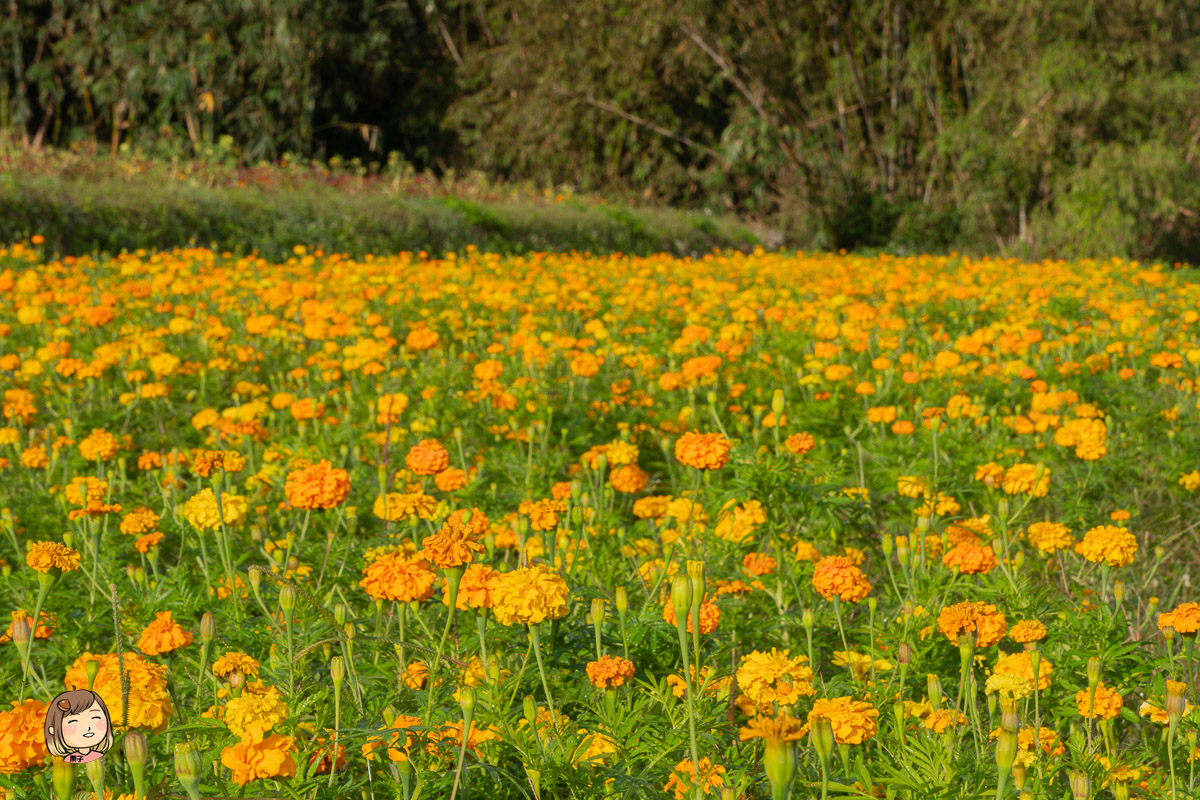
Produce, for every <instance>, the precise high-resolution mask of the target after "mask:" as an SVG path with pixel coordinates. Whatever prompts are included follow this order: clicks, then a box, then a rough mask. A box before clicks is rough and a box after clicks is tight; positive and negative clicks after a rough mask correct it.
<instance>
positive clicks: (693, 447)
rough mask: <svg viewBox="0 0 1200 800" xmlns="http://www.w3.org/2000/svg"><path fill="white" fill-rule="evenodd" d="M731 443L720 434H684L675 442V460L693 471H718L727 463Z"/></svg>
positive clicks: (693, 432)
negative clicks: (693, 469)
mask: <svg viewBox="0 0 1200 800" xmlns="http://www.w3.org/2000/svg"><path fill="white" fill-rule="evenodd" d="M731 446H732V443H731V442H730V441H729V440H728V439H726V438H725V435H724V434H722V433H700V432H699V431H692V432H690V433H685V434H684V435H683V436H681V437H679V438H678V439H677V440H676V441H675V458H676V459H678V460H679V463H681V464H683V465H684V466H688V467H693V468H695V469H720V468H721V467H723V466H725V465H726V464H728V463H729V449H730V447H731Z"/></svg>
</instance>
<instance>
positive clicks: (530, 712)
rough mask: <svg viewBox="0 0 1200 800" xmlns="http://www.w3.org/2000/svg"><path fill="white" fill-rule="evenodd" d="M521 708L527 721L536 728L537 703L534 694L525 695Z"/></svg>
mask: <svg viewBox="0 0 1200 800" xmlns="http://www.w3.org/2000/svg"><path fill="white" fill-rule="evenodd" d="M521 710H522V712H524V714H525V721H526V722H528V723H529V724H530V725H531V726H533V727H534V728H535V729H536V728H537V703H536V702H535V701H534V699H533V695H531V694H527V695H525V699H524V700H523V701H522V702H521Z"/></svg>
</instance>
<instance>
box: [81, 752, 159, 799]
mask: <svg viewBox="0 0 1200 800" xmlns="http://www.w3.org/2000/svg"><path fill="white" fill-rule="evenodd" d="M142 768H143V769H145V765H144V764H143V765H142ZM83 771H84V772H85V773H86V774H87V778H88V783H90V784H91V785H92V791H93V792H94V793H95V796H96V797H104V759H103V758H98V759H96V760H95V761H89V762H87V764H85V765H84V767H83Z"/></svg>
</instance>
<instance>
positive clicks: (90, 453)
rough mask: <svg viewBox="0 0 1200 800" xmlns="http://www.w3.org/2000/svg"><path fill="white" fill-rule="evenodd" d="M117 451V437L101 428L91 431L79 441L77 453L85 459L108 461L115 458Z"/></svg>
mask: <svg viewBox="0 0 1200 800" xmlns="http://www.w3.org/2000/svg"><path fill="white" fill-rule="evenodd" d="M118 451H119V446H118V444H117V437H116V436H113V435H112V434H111V433H109V432H108V431H106V430H104V429H103V428H97V429H96V430H94V431H92V432H91V433H90V434H89V435H88V436H87V438H85V439H84V440H83V441H81V442H80V443H79V454H80V455H81V456H83V457H84V459H86V460H87V461H108V460H109V459H111V458H116V456H117V452H118Z"/></svg>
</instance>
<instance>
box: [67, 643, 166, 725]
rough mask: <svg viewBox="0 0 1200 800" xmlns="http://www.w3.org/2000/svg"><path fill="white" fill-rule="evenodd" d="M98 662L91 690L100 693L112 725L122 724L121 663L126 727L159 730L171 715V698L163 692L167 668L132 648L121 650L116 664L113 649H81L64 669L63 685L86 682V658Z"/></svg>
mask: <svg viewBox="0 0 1200 800" xmlns="http://www.w3.org/2000/svg"><path fill="white" fill-rule="evenodd" d="M93 659H95V660H96V661H99V662H100V668H99V670H98V671H97V672H96V680H95V683H93V684H92V691H94V692H95V693H96V694H98V695H100V697H101V698H102V699H103V700H104V704H105V705H106V706H107V707H108V709H109V712H110V713H111V714H112V724H113V726H114V727H117V728H119V727H122V726H123V722H122V720H121V718H120V717H121V711H120V709H121V708H122V705H121V689H122V687H121V672H120V670H121V667H122V666H123V667H124V669H125V677H126V686H127V687H128V689H129V705H128V709H127V711H128V722H129V727H130V728H151V729H153V730H155V731H162V730H163V729H165V728H166V726H167V717H168V716H170V715H171V713H172V708H171V698H170V695H168V694H167V668H166V667H164V666H162V665H160V664H154V663H152V662H150V661H147V660H146V659H144V658H142V657H141V656H140V655H138V654H137V653H134V652H132V651H131V652H128V653H123V654H122V656H121V660H120V664H118V660H117V654H116V653H102V654H98V655H92V654H91V653H88V652H85V653H84V654H83V655H81V656H79V658H77V659H75V663H73V664H72V665H71V667H70V668H69V669H68V670H67V674H66V676H65V677H64V678H63V685H64V686H65V687H66V688H68V689H69V688H71V687H72V686H80V687H83V686H87V685H88V675H87V662H88V661H91V660H93Z"/></svg>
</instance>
